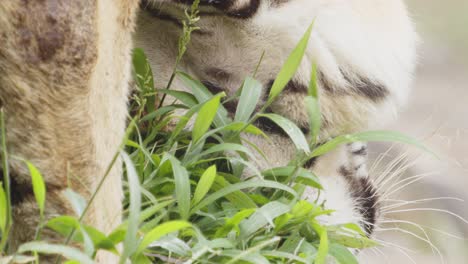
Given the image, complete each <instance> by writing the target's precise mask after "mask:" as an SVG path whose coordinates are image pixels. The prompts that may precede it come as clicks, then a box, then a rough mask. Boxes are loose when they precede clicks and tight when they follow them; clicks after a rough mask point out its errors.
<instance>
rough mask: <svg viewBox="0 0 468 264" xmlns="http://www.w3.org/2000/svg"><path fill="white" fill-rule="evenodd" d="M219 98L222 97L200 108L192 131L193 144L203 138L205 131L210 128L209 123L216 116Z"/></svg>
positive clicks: (211, 100)
mask: <svg viewBox="0 0 468 264" xmlns="http://www.w3.org/2000/svg"><path fill="white" fill-rule="evenodd" d="M221 96H223V95H222V94H221V95H217V96H215V97H213V98H211V99H210V100H208V101H207V102H206V103H204V104H203V106H202V107H201V109H200V111H199V112H198V115H197V119H196V120H195V124H194V126H193V130H192V140H193V142H198V140H199V139H200V138H201V137H203V135H204V134H205V133H206V131H208V129H209V128H210V126H211V123H212V122H213V120H214V118H215V116H216V112H217V111H218V108H219V104H220V100H221Z"/></svg>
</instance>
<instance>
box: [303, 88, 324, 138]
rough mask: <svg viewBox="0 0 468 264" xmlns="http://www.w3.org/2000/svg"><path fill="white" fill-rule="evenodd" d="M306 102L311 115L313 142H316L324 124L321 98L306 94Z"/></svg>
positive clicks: (310, 124)
mask: <svg viewBox="0 0 468 264" xmlns="http://www.w3.org/2000/svg"><path fill="white" fill-rule="evenodd" d="M304 103H305V105H306V109H307V114H308V115H309V128H310V138H311V139H312V144H315V143H316V141H317V137H318V136H319V133H320V127H321V126H322V117H321V113H320V104H319V100H318V99H317V98H314V97H312V96H306V98H305V99H304Z"/></svg>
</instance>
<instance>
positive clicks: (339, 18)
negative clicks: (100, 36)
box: [135, 0, 416, 235]
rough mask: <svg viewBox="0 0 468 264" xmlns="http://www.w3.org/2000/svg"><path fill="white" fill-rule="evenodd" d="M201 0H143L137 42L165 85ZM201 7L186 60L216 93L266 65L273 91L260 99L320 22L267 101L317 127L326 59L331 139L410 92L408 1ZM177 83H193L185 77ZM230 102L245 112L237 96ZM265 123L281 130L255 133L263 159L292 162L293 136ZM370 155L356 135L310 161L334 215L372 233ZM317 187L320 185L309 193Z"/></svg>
mask: <svg viewBox="0 0 468 264" xmlns="http://www.w3.org/2000/svg"><path fill="white" fill-rule="evenodd" d="M192 2H193V1H191V0H160V1H147V2H145V3H143V4H142V7H143V8H142V9H143V10H142V12H141V14H140V17H139V22H138V27H137V32H136V36H135V40H136V46H138V47H142V48H144V49H145V50H146V51H147V53H148V56H149V59H150V63H151V64H152V68H153V71H154V72H157V73H158V76H155V80H156V82H157V86H159V87H164V85H165V84H166V83H167V81H168V79H169V77H170V75H171V73H172V69H173V68H174V62H175V58H176V56H177V52H178V51H177V41H178V38H179V36H180V34H181V27H182V23H181V22H180V21H181V19H184V17H185V15H184V9H185V8H187V7H188V5H189V4H191V3H192ZM200 17H201V19H200V21H199V22H198V23H197V26H199V27H200V29H199V30H197V31H195V32H194V33H193V34H192V40H191V42H190V44H189V46H188V49H187V52H186V54H185V56H184V58H183V60H182V61H181V63H180V65H179V68H181V70H183V71H185V72H187V73H189V74H190V75H192V76H194V77H195V78H197V79H199V80H201V81H202V82H203V83H204V84H205V85H206V86H207V88H208V89H210V90H211V91H212V92H213V93H218V92H221V91H224V92H226V93H227V94H228V95H233V94H234V93H235V92H236V91H237V89H238V88H239V87H240V86H241V84H242V82H243V80H244V79H245V77H246V76H252V75H253V74H254V72H255V71H256V69H257V66H258V65H260V66H259V67H258V69H257V71H256V73H255V78H256V79H257V80H259V81H260V82H261V83H262V84H263V94H264V98H263V101H261V102H259V105H262V104H263V103H264V102H265V100H266V98H267V95H268V94H269V89H270V88H271V85H272V82H273V80H274V79H275V78H276V75H277V74H278V72H279V70H280V68H281V66H282V65H283V63H284V61H285V59H286V58H287V56H288V55H289V54H290V52H291V50H292V49H293V48H294V47H295V45H296V44H297V43H298V41H299V40H300V38H301V37H302V36H303V34H304V32H305V31H306V29H307V28H308V27H309V25H311V24H312V22H313V23H314V25H313V33H312V37H311V40H310V44H309V46H308V48H307V51H306V55H305V57H304V59H303V61H302V64H301V65H300V67H299V70H298V71H297V73H296V75H295V77H294V78H293V80H291V81H290V82H289V84H288V85H287V87H286V89H285V90H284V91H283V93H282V94H281V96H280V97H279V98H278V99H277V100H276V102H275V103H274V104H272V105H271V107H270V108H269V109H267V111H270V112H273V113H277V114H280V115H283V116H285V117H287V118H289V119H290V120H292V121H294V122H295V123H296V124H297V125H298V126H299V127H300V128H302V129H303V131H304V132H305V133H307V132H308V127H309V124H308V117H307V113H306V110H305V105H304V97H305V96H306V95H307V87H308V84H309V81H310V78H311V68H312V65H314V64H315V65H317V70H318V85H319V97H320V104H321V114H322V120H323V127H322V130H321V132H320V139H321V140H322V141H326V140H327V139H328V138H329V137H331V136H336V135H339V134H343V133H352V132H357V131H362V130H367V129H369V128H376V127H377V126H379V125H381V124H385V123H386V120H388V119H389V118H391V117H393V116H394V115H395V114H396V112H397V111H398V109H399V107H400V105H401V104H403V103H404V102H405V101H406V97H407V94H408V90H409V88H408V87H409V83H410V79H411V73H412V71H413V66H414V59H415V55H414V46H415V41H416V36H415V34H414V31H413V27H412V23H411V22H410V20H409V18H408V16H407V14H406V9H405V7H404V5H403V3H402V2H401V1H384V0H364V1H362V0H360V1H358V0H352V1H341V0H331V1H330V0H225V1H221V0H205V1H204V0H202V1H201V9H200ZM262 54H264V55H263V56H262ZM261 57H263V59H262V60H261V59H260V58H261ZM260 60H261V61H260ZM259 61H260V64H259ZM173 87H175V88H176V89H185V88H184V86H183V84H182V83H178V82H176V83H175V84H174V86H173ZM225 106H226V108H227V109H228V111H230V112H231V113H235V111H236V109H235V104H234V105H225ZM257 125H258V126H260V127H261V128H263V129H264V130H266V131H267V132H268V134H269V136H270V138H271V139H272V141H266V140H264V139H262V138H257V137H251V138H249V140H250V141H252V142H253V143H255V144H256V145H257V146H258V147H259V148H260V149H261V150H262V151H263V152H264V153H268V155H269V157H268V158H269V162H265V161H258V162H257V161H255V162H257V166H258V167H259V169H267V168H271V167H276V166H284V165H286V164H287V163H288V161H289V160H291V159H292V158H293V157H294V153H295V150H294V146H293V144H292V143H291V142H290V140H289V139H288V138H286V137H285V136H284V135H282V133H281V131H278V128H276V127H274V126H271V124H269V123H267V122H262V121H260V122H259V123H258V124H257ZM249 137H250V136H249ZM366 161H367V159H366V147H365V145H363V144H352V145H348V146H343V147H342V148H340V149H338V150H336V151H334V152H333V153H330V154H328V155H326V156H324V157H320V158H318V159H317V160H314V161H312V162H310V163H309V164H307V168H309V169H311V170H313V171H314V172H315V173H316V174H317V175H318V176H319V177H320V178H321V181H322V184H323V185H324V187H325V192H324V193H322V194H321V196H322V198H321V199H323V200H324V201H326V202H327V206H328V207H330V208H333V209H335V210H336V211H335V213H333V214H332V215H331V216H328V217H326V219H324V221H325V222H327V223H330V224H339V223H347V222H355V223H359V224H361V226H362V227H363V228H364V229H365V230H366V231H367V233H368V234H369V235H370V234H371V233H372V231H373V229H374V226H375V223H376V221H377V218H378V214H379V201H378V194H377V192H376V188H375V187H374V186H373V183H372V178H371V177H369V176H368V173H367V169H366V164H365V163H366ZM315 195H316V194H315V193H314V192H313V190H311V191H310V192H309V193H308V194H306V198H307V197H308V198H311V199H312V197H315Z"/></svg>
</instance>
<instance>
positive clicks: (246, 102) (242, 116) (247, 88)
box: [234, 77, 262, 122]
mask: <svg viewBox="0 0 468 264" xmlns="http://www.w3.org/2000/svg"><path fill="white" fill-rule="evenodd" d="M261 95H262V84H261V83H260V82H258V81H257V80H255V79H253V78H251V77H247V78H246V79H245V81H244V85H243V86H242V92H241V96H240V99H239V104H238V105H237V110H236V115H235V117H234V121H237V122H247V121H248V120H249V119H250V116H251V115H252V113H253V111H254V110H255V108H256V107H257V104H258V101H259V99H260V96H261Z"/></svg>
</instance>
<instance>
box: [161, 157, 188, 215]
mask: <svg viewBox="0 0 468 264" xmlns="http://www.w3.org/2000/svg"><path fill="white" fill-rule="evenodd" d="M165 158H167V159H168V160H169V161H170V162H171V165H172V172H173V174H174V182H175V196H176V198H177V205H178V209H179V214H180V217H181V218H182V219H184V220H186V219H188V218H189V216H190V180H189V174H188V172H187V170H186V169H185V168H184V167H183V166H182V165H181V164H180V161H179V160H178V159H177V158H175V157H174V156H172V155H171V154H169V153H166V154H165ZM163 160H164V158H163Z"/></svg>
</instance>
